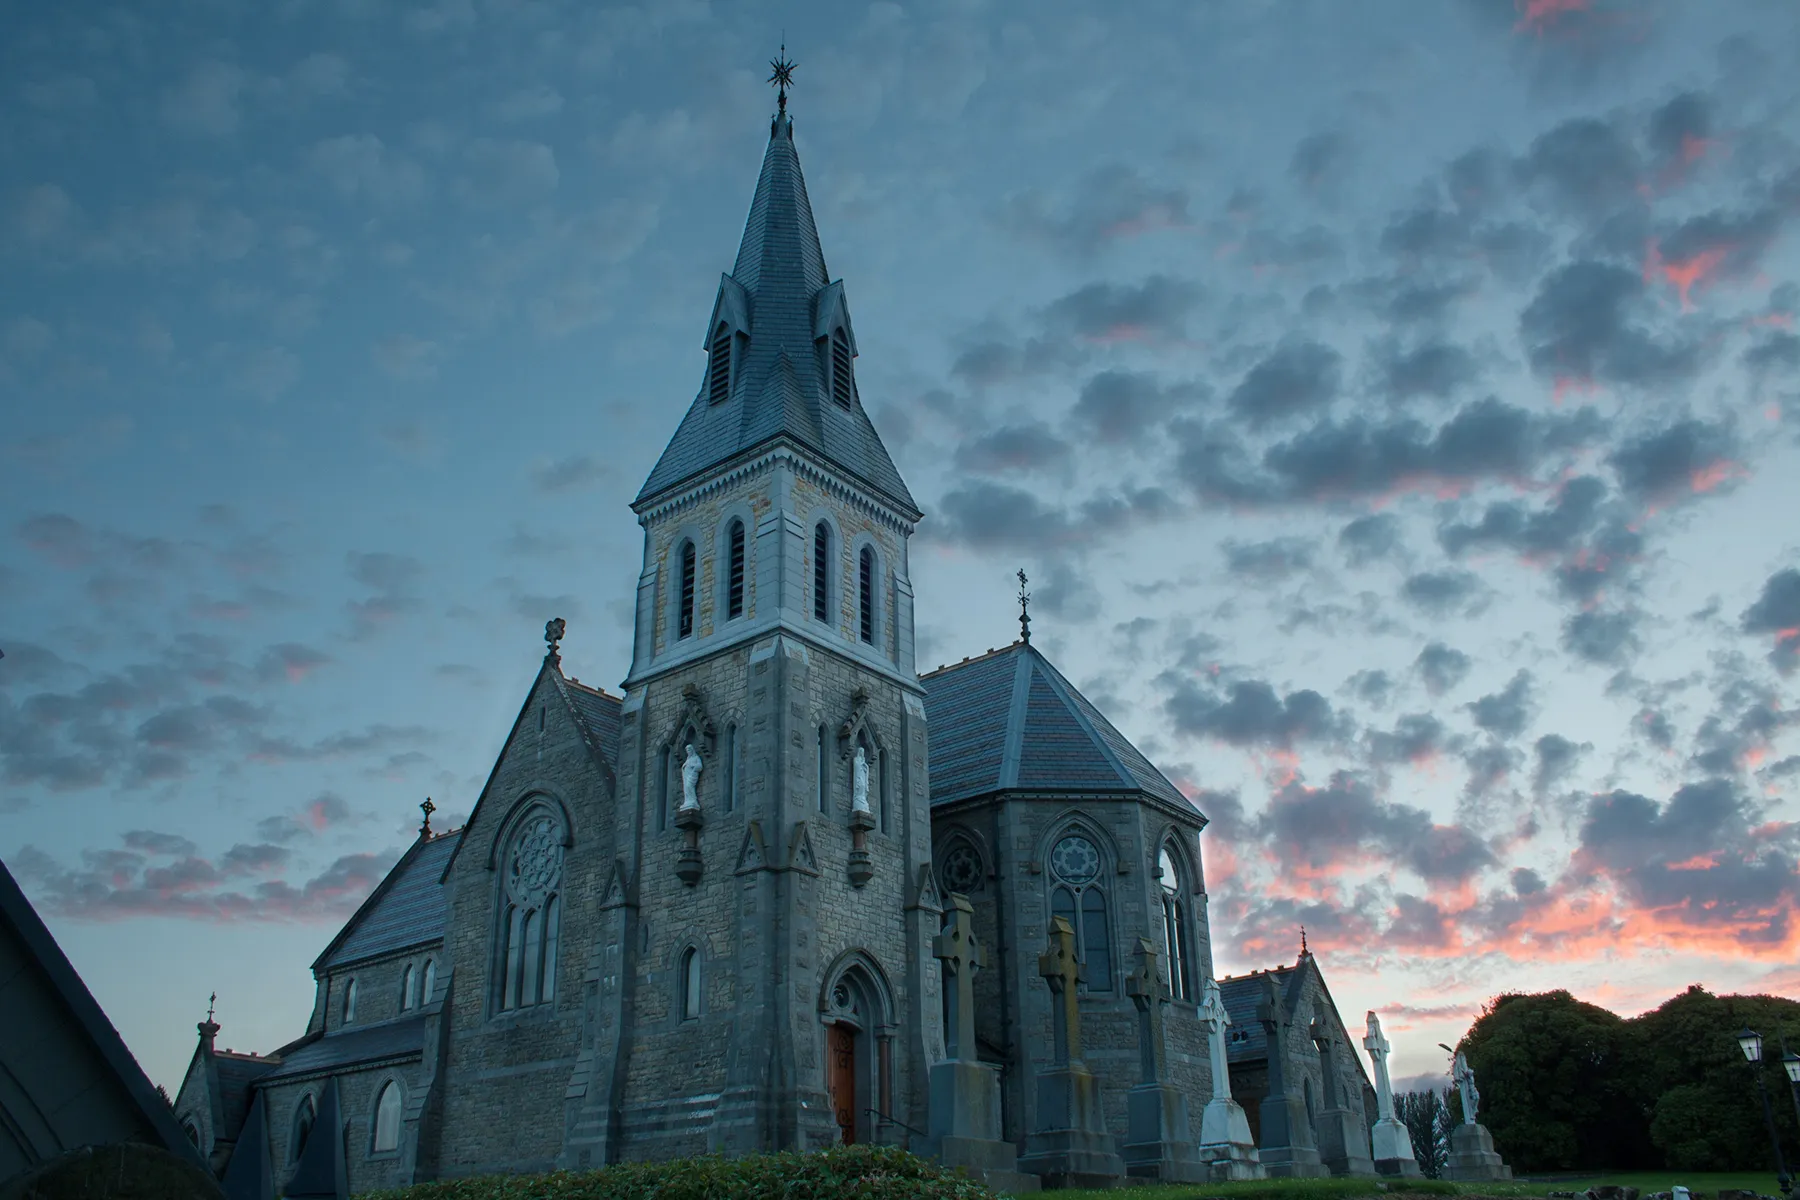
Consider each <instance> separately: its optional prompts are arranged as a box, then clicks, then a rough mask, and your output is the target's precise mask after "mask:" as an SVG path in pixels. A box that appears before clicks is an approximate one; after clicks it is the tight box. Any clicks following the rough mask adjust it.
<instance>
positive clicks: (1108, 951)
mask: <svg viewBox="0 0 1800 1200" xmlns="http://www.w3.org/2000/svg"><path fill="white" fill-rule="evenodd" d="M1101 862H1102V859H1101V857H1100V849H1099V847H1097V846H1095V845H1094V843H1093V841H1092V840H1090V839H1089V838H1088V837H1087V836H1086V835H1084V834H1081V833H1067V834H1064V835H1063V837H1062V838H1061V839H1060V840H1058V841H1057V843H1056V845H1055V846H1054V847H1052V848H1051V851H1050V872H1051V876H1052V878H1053V879H1054V880H1055V885H1054V888H1053V890H1052V891H1051V893H1050V912H1051V914H1052V915H1054V916H1058V917H1062V918H1063V919H1065V920H1066V921H1068V922H1069V925H1070V926H1071V927H1072V928H1073V929H1074V930H1075V945H1076V951H1077V954H1078V955H1079V957H1080V959H1081V961H1082V963H1083V964H1084V965H1085V966H1086V967H1087V987H1088V990H1089V991H1091V992H1110V991H1111V990H1112V986H1113V966H1112V926H1111V924H1110V923H1109V922H1108V920H1107V912H1106V890H1105V888H1104V887H1103V886H1102V885H1101V882H1100V880H1101V878H1102V875H1101V871H1100V866H1101Z"/></svg>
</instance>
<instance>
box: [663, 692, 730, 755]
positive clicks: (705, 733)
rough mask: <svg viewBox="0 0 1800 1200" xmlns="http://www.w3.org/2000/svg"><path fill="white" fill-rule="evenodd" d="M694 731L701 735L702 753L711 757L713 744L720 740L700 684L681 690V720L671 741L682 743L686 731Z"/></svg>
mask: <svg viewBox="0 0 1800 1200" xmlns="http://www.w3.org/2000/svg"><path fill="white" fill-rule="evenodd" d="M688 729H692V730H693V731H694V732H695V733H696V734H698V735H699V737H700V741H701V743H702V744H701V746H700V752H701V753H702V754H703V755H705V756H707V757H711V755H712V751H713V743H714V742H715V741H716V740H717V738H718V731H717V728H716V727H715V726H714V724H713V719H712V715H711V714H710V713H708V712H707V711H706V693H705V692H704V691H702V690H701V689H700V685H699V684H695V683H690V684H688V685H686V686H685V687H683V688H682V689H681V718H680V720H678V721H676V723H675V733H674V735H673V737H672V738H671V739H670V744H671V745H674V744H676V743H678V742H679V741H681V739H682V736H683V733H684V731H686V730H688Z"/></svg>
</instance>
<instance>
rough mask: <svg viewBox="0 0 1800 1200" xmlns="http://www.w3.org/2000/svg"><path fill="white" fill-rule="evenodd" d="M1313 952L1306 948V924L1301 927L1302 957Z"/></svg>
mask: <svg viewBox="0 0 1800 1200" xmlns="http://www.w3.org/2000/svg"><path fill="white" fill-rule="evenodd" d="M1311 953H1312V951H1310V950H1308V949H1307V948H1306V926H1304V925H1302V926H1301V927H1300V957H1301V958H1305V957H1306V956H1307V955H1308V954H1311Z"/></svg>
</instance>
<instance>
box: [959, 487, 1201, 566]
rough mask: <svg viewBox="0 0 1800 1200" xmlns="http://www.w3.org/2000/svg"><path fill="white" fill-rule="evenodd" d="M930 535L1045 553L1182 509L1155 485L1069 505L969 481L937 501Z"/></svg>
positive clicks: (978, 546) (987, 546)
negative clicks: (934, 529) (935, 522)
mask: <svg viewBox="0 0 1800 1200" xmlns="http://www.w3.org/2000/svg"><path fill="white" fill-rule="evenodd" d="M936 511H937V514H938V517H939V524H938V530H939V532H937V533H936V534H935V536H937V537H940V538H943V539H944V540H947V541H951V542H957V543H961V544H963V545H967V546H970V547H973V548H975V549H978V550H1024V551H1026V552H1028V553H1034V554H1038V553H1048V552H1050V551H1053V550H1068V549H1071V548H1079V547H1083V546H1086V545H1088V544H1090V543H1091V542H1093V541H1094V539H1096V538H1098V537H1100V536H1102V535H1104V534H1112V533H1120V532H1123V531H1124V530H1126V529H1129V528H1131V527H1133V526H1136V525H1142V524H1148V523H1152V522H1159V521H1167V520H1170V519H1172V518H1174V517H1176V516H1179V515H1180V514H1181V512H1182V511H1183V510H1182V507H1181V506H1180V505H1179V504H1178V503H1176V501H1175V500H1174V498H1173V497H1171V496H1170V495H1169V494H1168V493H1167V492H1164V491H1163V490H1162V489H1161V488H1155V487H1150V488H1141V489H1138V490H1136V491H1123V492H1117V493H1102V494H1099V495H1096V496H1094V497H1092V498H1090V499H1088V500H1086V501H1083V502H1082V503H1080V504H1079V505H1076V506H1074V507H1073V508H1063V507H1061V506H1058V505H1053V504H1049V503H1046V502H1045V501H1043V500H1040V499H1039V498H1038V497H1037V496H1036V495H1034V494H1032V493H1031V492H1028V491H1025V490H1023V489H1021V488H1017V487H1014V486H1012V485H1010V484H1000V483H993V482H990V481H988V480H983V479H977V480H973V481H971V482H969V483H967V484H964V485H963V486H961V487H958V488H955V489H954V490H952V491H950V492H948V493H946V494H945V495H944V497H943V498H942V499H941V500H939V501H938V503H937V510H936Z"/></svg>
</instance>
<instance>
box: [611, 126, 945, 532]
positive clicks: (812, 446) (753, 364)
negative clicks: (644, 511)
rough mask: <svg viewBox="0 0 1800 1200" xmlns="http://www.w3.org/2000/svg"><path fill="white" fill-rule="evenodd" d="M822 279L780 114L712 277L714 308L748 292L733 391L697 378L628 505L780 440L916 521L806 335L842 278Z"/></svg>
mask: <svg viewBox="0 0 1800 1200" xmlns="http://www.w3.org/2000/svg"><path fill="white" fill-rule="evenodd" d="M828 284H830V276H829V274H828V273H827V271H826V269H825V255H824V252H823V251H822V250H821V249H820V248H819V231H818V228H817V227H816V226H815V225H814V224H813V214H812V202H811V201H810V200H809V199H808V198H807V195H806V180H805V178H804V177H803V176H802V175H801V173H800V157H799V155H798V154H797V153H796V152H795V150H794V126H793V122H792V121H791V120H790V119H789V118H788V117H787V116H786V114H782V115H781V116H779V117H777V118H776V120H775V122H774V124H773V125H772V126H771V127H770V136H769V145H768V149H767V150H766V151H765V152H764V154H763V164H762V174H761V175H760V176H758V178H757V181H756V195H755V197H754V198H753V199H752V200H751V202H750V215H749V217H748V219H747V220H746V221H745V223H744V238H743V242H742V243H741V244H740V245H739V247H738V255H737V262H736V263H735V264H734V265H733V267H732V269H731V274H730V275H729V276H728V277H726V278H724V279H723V280H721V282H720V299H721V308H723V307H724V306H725V301H726V300H727V299H729V298H733V297H735V296H736V295H737V289H739V288H741V289H742V290H743V293H744V297H745V299H746V300H747V305H746V307H747V310H748V312H747V316H748V325H749V328H748V329H746V330H744V331H743V332H744V333H747V334H748V335H749V337H748V341H747V342H745V343H743V344H742V345H741V348H740V349H739V351H738V357H737V360H736V369H735V372H734V376H733V380H732V385H731V392H730V394H729V396H728V397H727V398H726V399H725V400H723V401H720V402H719V403H717V404H714V403H712V402H711V401H710V398H709V397H708V394H707V389H706V386H705V382H704V379H703V380H702V385H701V389H700V392H699V394H698V395H696V396H695V397H694V402H693V405H692V406H691V407H690V408H689V409H688V411H687V415H686V416H685V417H683V418H682V421H681V425H680V427H679V428H678V429H677V430H676V431H675V436H674V437H673V438H671V439H670V441H669V444H668V446H667V447H666V448H664V450H663V453H662V457H661V458H660V459H658V460H657V463H656V466H655V468H654V469H652V470H651V472H650V476H649V478H648V479H646V480H645V481H644V487H643V490H642V491H640V492H639V493H638V497H637V500H636V501H634V502H633V503H634V505H641V504H643V503H645V502H646V501H648V500H650V499H651V498H653V497H654V496H656V495H658V494H659V493H662V492H665V491H667V490H669V489H670V488H673V487H675V486H677V485H679V484H681V483H684V482H686V481H688V480H690V479H692V478H694V477H695V476H697V475H700V474H702V473H703V472H705V471H708V470H710V469H711V468H713V467H716V466H719V465H720V464H722V463H726V462H729V461H731V460H733V459H735V458H737V457H739V456H740V455H743V454H746V453H748V452H749V451H751V450H753V449H755V448H757V447H760V446H762V445H765V444H767V443H772V442H774V441H776V440H778V439H782V438H786V439H790V440H792V441H793V442H796V443H798V444H799V445H800V446H802V447H804V448H806V449H808V450H811V451H813V452H814V453H816V454H818V455H819V456H820V457H822V458H823V459H825V460H826V461H827V462H829V463H831V464H833V465H834V466H836V467H838V468H841V469H842V470H843V471H845V472H846V473H848V474H849V475H851V476H854V477H855V478H857V479H858V480H860V481H861V482H863V483H864V484H866V485H867V486H869V487H870V488H872V489H874V490H875V491H877V492H879V493H882V494H883V495H885V496H886V497H887V498H888V499H889V500H891V501H893V502H894V503H896V504H897V505H898V506H899V507H900V508H903V509H905V510H907V511H908V512H909V513H911V514H912V516H913V517H914V519H917V517H918V515H919V510H918V505H916V504H915V503H914V502H913V498H912V493H911V492H909V491H907V488H906V483H905V481H904V480H902V479H901V478H900V472H899V471H898V470H897V469H896V468H895V467H894V460H893V459H892V458H890V457H889V456H888V452H887V448H886V447H885V446H883V445H882V442H881V438H880V436H879V435H877V434H876V432H875V427H874V425H872V424H871V423H870V422H869V417H868V414H867V413H865V412H864V411H863V407H862V401H861V398H860V397H853V398H852V400H851V403H850V407H849V408H848V409H846V408H844V407H843V406H842V405H840V404H838V403H837V402H835V401H833V400H831V399H830V398H829V397H828V394H827V393H828V391H829V388H828V383H827V379H826V376H825V372H824V369H823V364H822V363H821V362H820V361H819V356H818V354H817V352H816V351H815V349H814V339H813V334H814V331H815V323H814V318H815V316H817V315H818V313H817V306H818V304H819V303H820V302H821V301H824V302H827V303H831V304H835V303H836V302H837V299H836V293H837V291H839V290H841V287H842V285H841V284H838V285H832V293H831V294H827V295H825V296H821V293H825V292H826V290H827V285H828ZM715 311H718V310H715ZM712 333H713V330H712V328H711V327H710V324H709V328H708V329H707V330H706V331H705V334H704V338H703V341H702V348H705V347H706V346H707V345H709V344H710V342H711V338H712ZM703 374H704V372H703Z"/></svg>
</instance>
